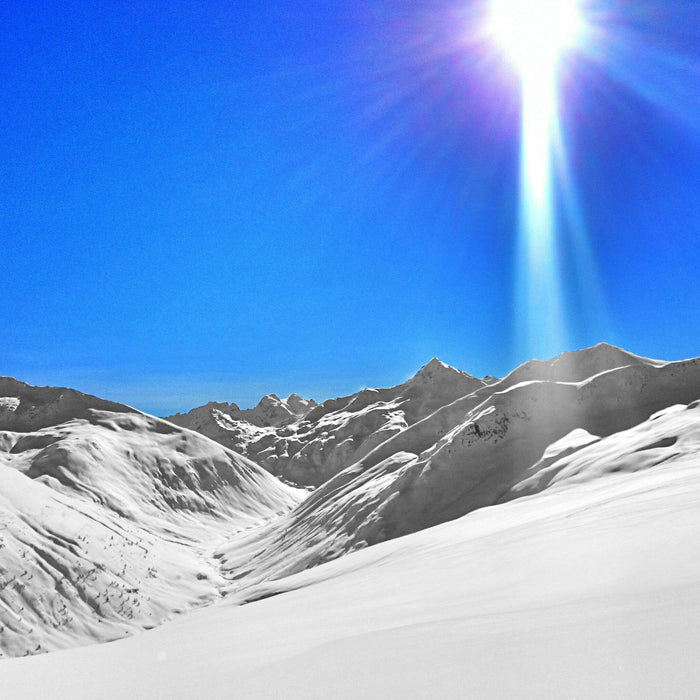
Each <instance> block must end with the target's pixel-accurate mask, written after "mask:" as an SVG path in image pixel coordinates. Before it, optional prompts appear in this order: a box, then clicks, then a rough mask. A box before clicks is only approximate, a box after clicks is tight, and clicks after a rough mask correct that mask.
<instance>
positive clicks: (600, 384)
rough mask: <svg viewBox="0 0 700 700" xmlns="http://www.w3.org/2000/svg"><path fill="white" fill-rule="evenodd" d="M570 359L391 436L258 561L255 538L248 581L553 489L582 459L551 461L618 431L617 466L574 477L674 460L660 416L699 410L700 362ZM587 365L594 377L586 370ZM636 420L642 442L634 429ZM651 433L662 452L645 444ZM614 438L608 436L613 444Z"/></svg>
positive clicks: (275, 527) (600, 349) (602, 350)
mask: <svg viewBox="0 0 700 700" xmlns="http://www.w3.org/2000/svg"><path fill="white" fill-rule="evenodd" d="M565 360H566V361H565V362H562V361H561V358H556V359H555V360H552V361H550V362H545V363H528V365H527V366H525V367H524V368H518V369H517V370H515V371H514V372H513V373H511V374H510V375H508V376H507V377H505V378H504V379H502V380H500V381H497V382H494V383H492V384H490V385H488V386H485V387H480V388H478V389H476V390H475V391H474V392H472V393H471V394H468V395H466V396H463V397H461V398H459V399H456V400H455V401H453V402H452V403H450V404H447V405H445V406H443V407H441V408H439V409H438V410H436V411H434V412H433V413H431V414H430V415H428V416H426V417H425V418H423V419H422V420H419V421H417V422H416V423H414V424H413V425H411V426H408V427H406V428H405V429H404V430H402V431H400V432H398V433H397V434H396V435H394V436H393V437H391V438H389V439H387V440H386V441H384V442H382V443H381V444H380V445H378V446H377V447H376V448H375V449H374V450H372V451H371V452H369V453H368V454H367V455H365V456H364V457H363V458H361V459H359V460H358V461H357V462H356V463H354V464H353V465H351V466H350V467H348V468H347V469H345V470H343V471H342V472H340V473H339V474H337V475H336V476H335V477H333V478H332V479H330V480H328V481H327V482H326V483H324V484H323V485H322V486H320V487H319V488H318V489H317V490H316V491H315V492H314V493H313V494H311V495H310V496H309V497H308V498H307V499H306V500H305V501H304V502H302V503H301V504H300V505H299V506H298V507H297V508H295V509H294V510H293V511H291V512H290V513H289V514H287V515H286V516H284V517H283V518H281V519H280V520H279V521H276V522H275V523H273V524H271V525H270V526H268V527H267V529H266V530H263V531H260V532H259V533H258V534H257V543H258V549H257V551H256V552H255V555H254V556H253V557H252V559H251V556H250V554H251V547H250V544H249V543H246V548H245V551H246V556H247V559H246V564H245V567H246V569H245V570H246V571H248V572H250V576H251V578H250V580H251V581H254V580H262V579H264V578H274V577H277V576H283V575H289V574H290V573H294V572H297V571H301V570H303V569H305V568H308V567H310V566H315V565H317V564H319V563H321V562H324V561H328V560H332V559H334V558H337V557H339V556H341V555H343V554H345V553H347V552H349V551H354V550H356V549H360V548H363V547H366V546H368V545H373V544H376V543H378V542H382V541H385V540H388V539H393V538H396V537H400V536H403V535H407V534H410V533H413V532H416V531H419V530H422V529H425V528H427V527H431V526H434V525H437V524H439V523H443V522H446V521H448V520H452V519H455V518H458V517H460V516H463V515H465V514H467V513H470V512H472V511H474V510H477V509H479V508H483V507H485V506H490V505H494V504H496V503H499V502H501V501H505V500H512V499H513V498H516V497H518V496H520V495H530V494H532V493H536V492H538V491H540V490H543V489H546V488H550V487H555V486H556V485H557V484H558V483H559V482H560V480H561V479H562V478H563V477H562V475H566V474H569V471H570V469H572V468H573V467H571V468H570V467H569V466H567V465H568V463H567V462H565V461H561V462H557V461H556V460H553V458H554V457H558V458H561V459H562V460H564V459H565V458H566V457H567V456H570V455H572V454H575V453H576V451H577V450H582V451H583V450H584V449H587V450H588V451H587V452H582V453H583V454H585V455H588V456H591V458H592V456H594V455H596V449H594V448H595V446H594V445H591V443H593V442H594V441H599V440H600V441H602V440H603V439H604V438H610V439H611V440H612V436H615V435H616V434H618V435H619V439H620V440H621V442H620V445H622V448H623V449H622V452H618V450H617V448H615V449H614V450H613V451H614V453H615V461H614V464H611V465H608V466H605V465H601V463H600V461H599V460H597V459H596V460H595V461H592V462H587V461H585V468H580V469H579V471H578V472H577V475H576V479H578V480H579V481H581V480H583V481H585V480H590V479H593V478H597V477H598V476H601V475H604V474H606V473H608V472H613V471H615V470H616V469H618V468H619V469H620V470H624V471H629V470H630V469H631V467H629V466H620V465H621V464H622V465H624V464H626V462H625V459H627V460H628V464H631V465H637V467H636V468H639V469H642V468H648V467H651V466H654V464H656V463H659V462H663V461H665V460H667V459H672V458H673V456H674V455H675V454H676V451H675V450H676V449H677V448H676V447H675V445H676V441H674V440H673V436H672V435H671V434H669V435H668V436H662V437H658V438H657V432H656V430H657V428H658V427H659V426H662V425H664V423H663V422H657V420H652V417H653V416H654V414H656V413H658V412H660V411H663V410H665V409H668V408H670V407H673V406H677V405H678V406H682V407H684V409H685V407H688V408H687V410H688V411H691V414H690V415H691V416H693V420H695V419H696V418H697V413H698V411H697V405H696V404H695V403H693V402H694V401H696V400H697V399H698V397H700V359H694V360H688V361H683V362H669V363H662V362H658V361H652V360H646V359H644V358H639V357H637V356H634V355H629V354H626V353H622V352H618V351H617V350H616V349H615V348H612V347H611V346H608V345H599V346H595V347H593V348H589V349H586V350H583V351H580V352H578V353H573V354H567V355H566V356H565ZM622 362H625V363H627V364H622V365H620V363H622ZM610 365H613V366H612V367H610ZM589 371H590V372H594V373H593V374H592V375H591V376H587V377H586V376H585V374H586V372H589ZM538 372H539V375H538ZM537 376H542V377H544V378H543V379H536V378H535V377H537ZM523 377H526V379H524V380H523V381H518V380H520V379H523ZM635 426H640V427H639V431H641V432H640V434H641V435H642V436H643V438H642V439H641V441H636V440H635V441H634V442H633V441H631V439H630V438H629V437H628V436H627V435H626V431H629V430H631V429H634V428H635ZM671 432H673V431H671ZM680 432H682V431H680ZM691 434H692V435H695V433H693V432H692V431H691ZM616 439H617V438H616ZM693 439H694V438H693ZM645 441H646V443H648V444H651V445H654V446H655V448H654V450H651V449H649V450H646V448H645V446H644V445H643V444H641V443H644V442H645ZM613 444H617V443H615V442H614V440H613V441H612V442H608V443H605V449H608V448H609V446H610V445H613ZM631 444H634V445H635V447H634V448H633V449H632V448H630V449H629V450H628V452H629V454H628V453H627V452H625V449H626V446H629V445H631ZM588 445H591V446H590V447H587V446H588ZM655 450H661V452H657V451H655ZM558 470H561V471H560V472H559V471H558ZM557 474H558V476H556V475H557ZM243 538H244V540H245V535H244V536H243ZM273 543H274V546H273ZM237 547H238V544H237V540H236V539H235V538H234V539H232V540H231V542H229V543H228V544H227V545H226V546H225V547H224V548H222V550H221V552H220V554H221V558H222V563H223V564H224V569H225V570H228V571H229V572H230V573H233V572H235V571H239V570H240V568H241V562H240V557H239V551H238V548H237Z"/></svg>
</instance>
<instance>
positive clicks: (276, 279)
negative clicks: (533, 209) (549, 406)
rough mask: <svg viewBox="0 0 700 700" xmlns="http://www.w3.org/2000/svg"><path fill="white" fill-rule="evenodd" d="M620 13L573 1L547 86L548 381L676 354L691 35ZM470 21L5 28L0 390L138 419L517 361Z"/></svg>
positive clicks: (513, 100) (504, 76) (681, 8)
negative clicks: (574, 29)
mask: <svg viewBox="0 0 700 700" xmlns="http://www.w3.org/2000/svg"><path fill="white" fill-rule="evenodd" d="M628 5H629V3H627V4H622V3H612V2H608V3H603V2H588V3H585V6H586V7H587V10H588V12H589V16H590V18H591V22H592V26H594V27H595V32H594V36H593V39H592V40H591V42H590V43H589V44H587V45H586V46H585V47H581V50H580V51H577V52H572V53H571V54H570V56H568V58H567V63H566V70H565V72H564V73H563V74H562V76H561V77H562V81H561V100H560V105H559V110H560V113H559V117H560V119H561V125H562V131H561V137H562V139H563V141H564V145H565V146H566V149H565V152H566V160H565V165H566V168H564V169H563V170H562V169H561V167H560V170H559V171H558V173H557V174H558V177H559V178H560V185H559V189H558V190H557V195H556V197H557V211H558V212H559V217H560V220H557V222H556V223H557V227H558V235H559V236H560V238H559V239H558V248H557V252H556V255H555V256H554V257H553V258H552V260H553V262H554V264H556V272H557V274H558V277H559V279H560V281H561V293H562V299H561V301H562V309H563V315H564V318H565V321H566V331H567V333H566V334H565V335H563V336H562V337H561V338H560V339H559V340H558V341H556V342H551V343H549V344H548V346H547V351H548V354H549V356H553V355H555V354H557V353H559V352H561V351H564V350H573V349H576V348H580V347H584V346H589V345H593V344H595V343H597V342H599V341H601V340H604V341H607V342H611V343H614V344H615V345H619V346H621V347H624V348H626V349H628V350H630V351H632V352H634V353H638V354H640V355H644V356H647V357H659V358H663V359H666V360H673V359H682V358H685V357H691V356H696V355H698V354H699V353H698V347H697V340H696V333H697V329H698V318H699V317H700V287H699V286H698V285H697V272H696V271H697V269H700V246H698V245H697V241H698V234H699V229H700V215H699V214H700V209H699V207H698V203H697V194H696V193H697V191H698V186H699V185H700V157H699V156H700V139H699V138H698V136H699V134H700V131H699V129H698V127H700V112H699V111H698V106H697V98H696V95H697V94H699V89H700V84H699V79H698V76H699V75H700V70H699V67H700V41H699V40H700V21H698V20H699V19H700V10H699V9H698V8H697V7H696V6H694V4H693V3H691V2H685V1H682V2H678V3H673V6H672V7H671V6H669V4H668V3H662V2H661V1H660V0H653V1H651V0H650V1H649V2H643V3H635V5H634V7H629V6H628ZM486 12H487V4H486V3H485V2H461V3H453V2H438V3H435V2H430V3H428V2H422V1H420V0H419V2H412V3H406V2H398V1H391V2H384V3H381V4H377V3H370V2H367V1H363V0H351V1H350V2H342V3H341V2H336V1H334V0H332V1H330V2H325V3H316V2H312V3H309V2H303V3H302V2H293V1H291V0H277V1H273V2H270V3H266V4H265V6H264V7H263V6H260V5H254V4H249V5H247V4H243V5H241V4H240V3H239V4H236V5H235V6H232V5H231V4H230V3H224V2H211V3H207V4H206V6H204V5H202V6H193V5H192V4H189V3H159V2H156V3H151V4H149V5H141V6H138V7H137V6H125V5H124V4H123V3H116V2H108V3H103V4H101V5H100V6H99V7H96V6H94V5H93V4H91V3H87V2H75V3H71V4H69V5H66V4H65V3H54V2H49V3H42V4H38V5H37V4H34V5H29V4H25V3H6V4H5V5H4V6H3V7H2V8H0V22H2V26H3V27H4V29H5V32H4V34H5V36H4V40H3V42H2V43H1V44H0V59H1V64H0V65H1V66H2V68H0V70H1V71H2V78H3V86H4V88H5V99H4V100H3V109H2V116H1V117H0V120H1V121H0V126H2V128H1V129H0V156H1V157H2V162H3V171H4V174H3V178H2V181H1V182H0V216H1V217H2V219H1V222H2V230H3V236H2V240H3V252H4V260H5V261H6V266H7V270H6V273H5V274H4V275H2V276H1V277H0V293H1V294H2V299H3V305H2V306H3V310H2V313H0V332H1V333H2V337H3V343H2V351H1V352H0V361H1V362H0V364H1V365H2V366H1V367H0V374H3V375H13V376H16V377H17V378H18V379H20V380H23V381H27V382H30V383H33V384H54V385H56V384H61V385H66V386H73V387H75V388H77V389H80V390H82V391H87V392H90V393H92V394H96V395H99V396H106V397H108V398H111V399H114V400H118V401H121V402H126V403H129V404H132V405H135V406H137V407H138V408H141V409H143V410H146V411H150V412H153V413H157V414H161V415H163V414H166V413H173V412H175V411H176V410H186V409H188V408H191V407H193V406H195V405H199V404H201V403H204V402H205V401H207V400H212V399H217V400H225V401H235V402H236V403H238V404H239V405H240V406H241V407H247V406H250V405H253V404H254V403H256V402H257V400H258V398H259V397H260V396H262V395H263V394H266V393H270V392H275V393H278V394H279V395H285V396H286V395H287V394H289V393H291V392H297V393H300V394H303V395H305V396H308V397H311V398H315V399H317V400H323V399H325V398H328V397H330V396H336V395H341V394H348V393H351V392H353V391H356V390H357V389H358V388H360V387H361V386H389V385H391V384H398V383H400V382H402V381H404V380H405V379H407V378H408V377H409V376H410V375H412V374H414V373H415V372H416V371H417V369H418V368H419V367H420V366H421V365H423V364H425V363H426V362H427V361H428V360H429V359H430V358H431V357H434V356H437V357H439V358H440V359H441V360H443V361H445V362H447V363H449V364H450V365H453V366H455V367H458V368H460V369H462V370H465V371H467V372H469V373H471V374H474V375H476V376H484V375H487V374H490V375H501V376H502V375H504V374H506V373H507V372H508V371H509V370H511V369H512V368H513V367H515V366H516V365H517V364H519V363H521V362H523V361H525V360H527V359H530V356H531V354H530V353H528V351H527V349H525V348H523V347H522V346H521V345H519V342H518V338H517V335H518V331H517V320H518V312H517V306H516V296H517V289H516V286H517V277H518V276H517V274H516V270H517V267H518V261H517V256H518V242H517V228H518V195H519V183H518V176H519V158H520V135H521V132H520V119H521V105H520V90H519V84H518V77H517V75H515V71H514V70H513V68H512V66H509V65H508V62H507V61H505V60H504V57H503V55H502V52H499V51H498V50H497V49H496V47H495V46H494V45H493V42H492V41H490V39H489V37H486V36H484V31H483V27H484V26H485V17H486ZM560 166H561V163H560ZM541 359H545V358H544V357H543V358H541Z"/></svg>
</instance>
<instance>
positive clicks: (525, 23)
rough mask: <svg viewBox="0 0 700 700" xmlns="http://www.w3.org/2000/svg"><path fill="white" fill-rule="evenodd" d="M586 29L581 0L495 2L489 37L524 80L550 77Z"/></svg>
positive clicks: (492, 4)
mask: <svg viewBox="0 0 700 700" xmlns="http://www.w3.org/2000/svg"><path fill="white" fill-rule="evenodd" d="M583 28H584V18H583V14H582V11H581V8H580V2H579V0H492V3H491V12H490V33H491V34H492V36H493V38H494V39H495V41H496V42H497V43H498V44H499V45H500V47H501V49H502V50H503V51H504V53H505V54H506V56H507V57H508V58H509V60H510V61H511V62H512V63H513V64H514V65H515V67H516V68H517V69H518V71H519V72H520V73H521V74H522V75H523V76H524V75H528V74H530V75H531V74H533V73H548V72H550V71H551V70H553V68H554V67H555V66H556V64H557V62H558V60H559V57H560V55H561V53H562V52H563V51H564V50H565V49H567V48H569V47H571V46H572V45H574V44H575V43H576V42H577V40H578V39H579V38H580V35H581V33H582V30H583Z"/></svg>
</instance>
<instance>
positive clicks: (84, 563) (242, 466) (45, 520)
mask: <svg viewBox="0 0 700 700" xmlns="http://www.w3.org/2000/svg"><path fill="white" fill-rule="evenodd" d="M0 388H1V389H2V392H1V393H2V398H0V654H2V655H13V656H17V655H23V654H28V653H30V654H31V653H35V652H41V651H46V650H52V649H57V648H62V647H66V646H74V645H76V644H85V643H88V642H91V641H105V640H110V639H115V638H118V637H121V636H124V634H128V633H131V632H133V631H135V630H140V629H145V628H149V627H153V626H155V625H157V624H160V623H161V622H163V621H164V620H167V619H169V618H170V617H172V616H173V615H174V614H175V613H177V612H182V611H184V610H185V609H187V608H191V607H194V606H199V605H202V604H204V603H207V602H211V601H212V600H214V599H216V598H217V597H218V596H219V590H220V587H221V583H222V581H221V577H220V574H219V570H218V566H217V565H216V562H215V560H214V559H213V558H212V557H211V556H210V555H208V553H207V551H208V549H210V548H211V547H212V546H213V545H214V543H216V542H223V541H225V538H226V536H227V535H230V534H232V533H234V532H236V531H237V530H240V529H243V528H248V527H251V526H254V525H256V524H259V523H262V522H264V521H266V520H269V519H270V518H273V517H275V516H276V515H278V514H279V513H281V512H283V511H285V510H288V509H289V508H291V507H292V506H293V505H294V504H295V503H297V502H298V500H299V499H300V497H301V495H302V492H299V491H297V490H294V489H291V488H289V487H287V486H284V485H283V484H281V483H280V482H278V481H277V480H276V479H275V478H273V477H271V476H270V475H269V474H268V473H267V472H265V471H264V470H262V469H260V468H259V467H258V466H257V465H255V464H253V463H252V462H250V461H248V460H247V459H245V458H244V457H241V456H240V455H238V454H235V453H233V452H231V451H229V450H227V449H226V448H224V447H222V446H221V445H219V444H218V443H215V442H213V441H211V440H209V439H207V438H205V437H203V436H201V435H199V434H197V433H194V432H192V431H189V430H183V429H182V428H178V427H176V426H174V425H173V424H171V423H168V422H166V421H164V420H161V419H159V418H155V417H153V416H148V415H145V414H143V413H140V412H139V411H136V410H135V409H132V408H129V407H127V406H123V405H120V404H114V403H110V402H106V401H102V400H101V399H97V398H95V397H92V396H88V395H85V394H81V393H79V392H76V391H71V390H67V389H55V388H42V387H30V386H27V385H26V384H23V383H21V382H17V381H15V380H12V379H9V378H5V379H2V380H0Z"/></svg>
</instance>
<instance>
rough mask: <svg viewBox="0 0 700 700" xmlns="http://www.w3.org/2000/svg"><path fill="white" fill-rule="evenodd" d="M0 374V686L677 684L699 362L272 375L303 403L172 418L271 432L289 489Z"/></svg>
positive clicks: (533, 687) (685, 668) (266, 446)
mask: <svg viewBox="0 0 700 700" xmlns="http://www.w3.org/2000/svg"><path fill="white" fill-rule="evenodd" d="M0 389H2V391H0V395H5V396H7V397H8V399H10V400H6V401H4V402H0V651H2V653H3V654H4V655H5V656H14V657H21V656H22V655H24V654H27V655H30V658H12V659H4V660H2V661H0V689H2V692H0V695H2V696H3V697H4V696H5V695H7V696H8V697H13V698H15V697H16V698H20V699H21V698H45V697H52V698H82V697H106V698H111V697H114V698H116V697H120V698H122V697H124V695H125V694H127V693H128V694H131V695H132V696H134V697H144V698H151V697H168V698H191V697H195V696H202V697H212V698H218V697H221V698H225V697H232V696H233V697H245V698H253V699H256V698H280V697H283V698H291V700H294V699H295V698H328V697H333V698H351V697H352V698H355V697H368V698H375V697H377V698H378V697H382V698H402V699H403V698H407V697H410V698H464V697H479V698H482V697H483V698H500V697H518V698H562V697H565V698H566V697H568V698H574V697H575V698H585V697H590V698H639V697H644V698H666V697H681V698H682V697H689V698H690V697H696V696H697V688H698V687H700V686H699V682H700V671H698V670H696V669H697V664H696V663H695V659H696V658H697V655H698V652H699V651H700V624H699V623H700V595H699V594H700V556H699V555H700V537H698V535H699V534H700V530H699V528H700V507H699V506H700V503H699V501H700V400H699V399H700V360H697V359H696V360H686V361H683V362H668V363H667V362H661V361H657V360H647V359H645V358H640V357H638V356H635V355H631V354H630V353H626V352H625V351H623V350H620V349H619V348H614V347H613V346H609V345H605V344H601V345H598V346H595V347H593V348H588V349H586V350H583V351H580V352H579V353H566V354H564V355H562V356H560V357H559V358H555V359H554V360H550V361H547V362H540V361H532V362H529V363H526V364H525V365H523V366H521V367H519V368H517V369H516V370H514V371H513V372H511V373H510V374H509V375H508V376H506V377H504V378H503V379H492V378H488V381H485V380H479V379H475V378H474V377H471V376H470V375H467V374H466V373H462V372H459V370H455V369H454V368H451V367H449V366H447V365H445V364H444V363H442V362H440V361H439V360H436V359H434V360H431V362H429V363H428V364H427V365H426V366H425V367H424V368H423V369H421V370H420V372H418V374H417V375H416V376H415V377H413V378H412V379H410V380H408V381H407V382H405V383H404V384H402V385H399V386H398V387H392V388H390V389H365V390H363V391H361V392H358V393H357V394H355V395H352V396H349V397H342V398H340V399H332V400H329V401H326V402H324V403H323V404H321V405H318V406H315V407H311V408H309V404H308V403H306V401H305V400H304V399H301V398H300V397H295V395H292V396H290V397H289V399H286V400H281V399H279V398H278V397H274V395H271V396H270V397H268V399H267V400H266V401H264V402H261V405H263V406H267V407H268V408H269V411H268V414H269V415H273V414H274V415H278V414H279V415H281V413H280V406H282V409H283V410H282V413H284V411H285V410H286V409H284V406H287V407H290V406H292V407H295V408H296V409H298V410H299V411H300V415H299V416H297V417H296V418H292V419H289V420H288V419H286V418H283V419H282V422H281V423H279V424H277V425H273V424H268V425H255V424H254V423H252V422H250V421H248V420H247V419H245V418H241V417H238V418H236V417H234V416H233V413H232V409H231V406H235V405H232V404H208V405H207V406H205V407H202V408H201V409H195V410H194V411H193V412H191V414H188V415H189V416H190V417H192V416H195V417H197V421H201V422H200V423H197V425H194V424H193V427H199V428H201V429H202V430H203V431H204V430H208V429H209V428H210V427H211V426H212V424H213V423H212V420H214V421H215V422H217V424H218V425H219V428H221V430H222V431H228V433H229V435H230V434H232V433H234V432H236V434H239V435H243V436H244V438H245V439H247V440H249V443H248V444H252V443H253V442H256V443H259V444H258V448H259V451H258V454H259V455H262V456H263V457H264V459H265V464H266V466H268V467H269V465H270V463H271V461H272V460H271V458H272V456H277V457H284V458H285V459H286V460H287V461H286V462H285V464H287V467H288V466H289V465H290V464H291V463H292V462H293V457H294V455H292V456H291V458H290V451H289V446H290V445H292V444H294V445H295V446H296V447H295V450H296V451H295V453H294V454H299V455H303V456H304V459H305V462H304V464H305V466H304V467H303V468H301V466H300V474H301V475H304V474H306V475H307V476H308V475H309V474H311V473H313V470H314V469H317V477H318V479H319V482H320V486H319V487H318V488H317V489H316V490H314V491H313V492H311V493H308V492H306V491H302V490H299V489H295V488H292V487H289V486H286V485H285V484H283V483H281V482H280V481H279V480H277V479H276V478H275V477H274V476H273V475H271V474H269V473H268V472H267V471H265V470H264V469H261V468H260V467H259V466H258V465H257V464H255V463H253V462H252V461H250V460H248V459H246V458H245V457H242V456H241V455H239V454H237V453H235V452H233V451H231V450H229V449H227V448H225V447H224V446H222V445H221V444H219V443H218V442H215V441H213V440H211V439H209V438H208V437H206V436H204V435H202V434H199V433H197V432H194V431H192V430H188V429H185V428H182V427H178V426H176V425H174V424H173V423H172V422H168V421H165V420H161V419H158V418H154V417H152V416H147V415H145V414H142V413H140V412H139V411H136V410H135V409H132V408H130V407H127V406H122V405H120V404H113V403H109V402H103V401H102V400H101V399H97V398H96V397H89V396H86V395H84V394H79V392H74V391H72V390H68V389H53V388H42V387H28V386H27V385H24V384H22V383H21V382H17V381H16V380H2V379H0ZM204 409H206V410H204ZM236 410H238V409H237V408H236ZM266 410H267V409H266ZM195 422H196V421H195ZM285 455H286V457H285ZM313 465H316V466H315V467H314V466H313ZM287 473H290V472H289V471H288V472H287ZM143 630H149V631H148V632H143ZM111 640H114V641H112V643H110V644H94V642H105V641H111ZM81 645H90V646H81ZM71 647H72V648H71ZM57 649H62V650H63V651H55V650H57ZM44 651H52V653H50V654H43V653H41V652H44Z"/></svg>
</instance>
